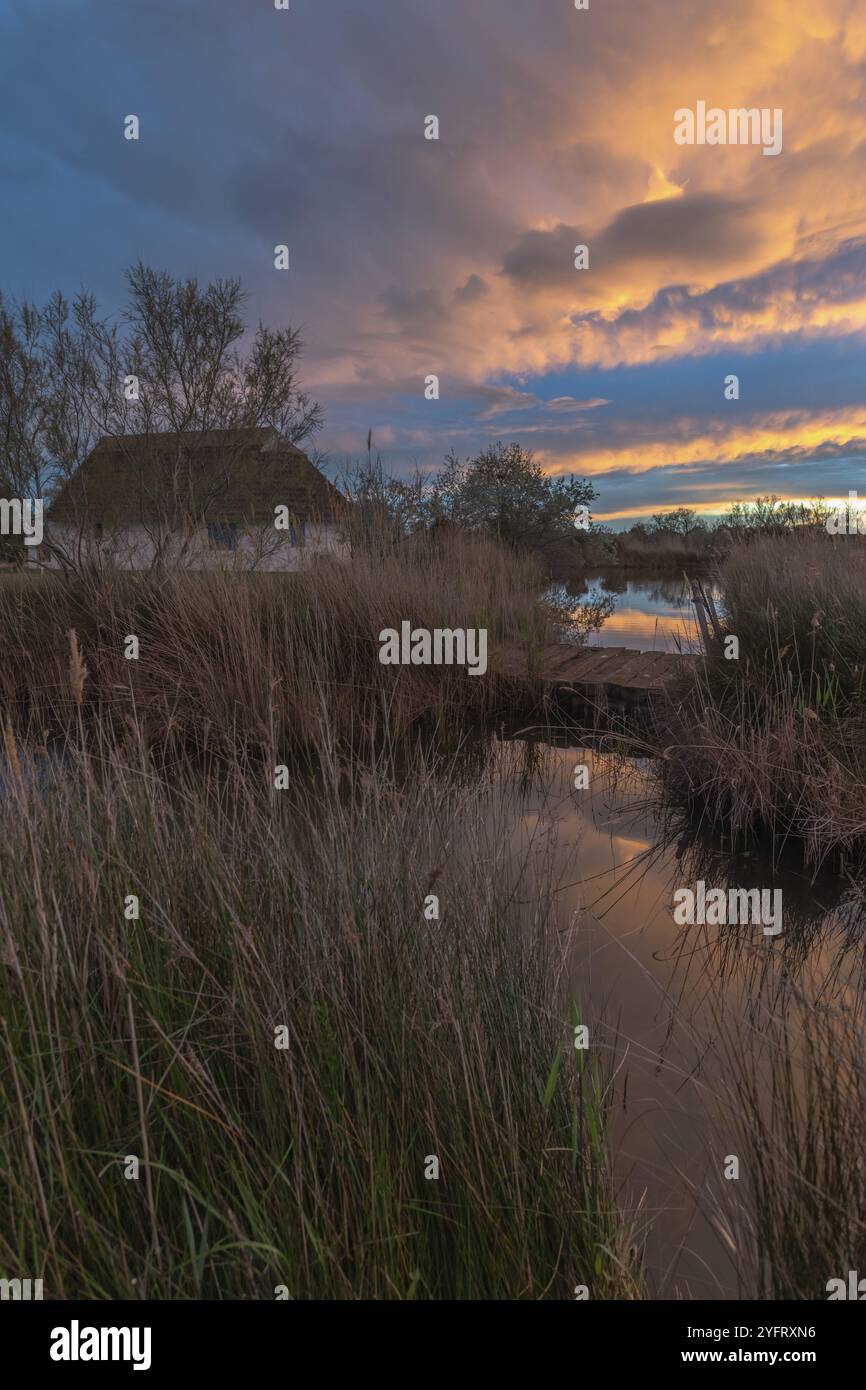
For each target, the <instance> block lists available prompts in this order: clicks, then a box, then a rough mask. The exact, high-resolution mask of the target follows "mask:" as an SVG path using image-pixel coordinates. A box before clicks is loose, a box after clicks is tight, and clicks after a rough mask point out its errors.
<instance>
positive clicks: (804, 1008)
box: [497, 575, 866, 1299]
mask: <svg viewBox="0 0 866 1390" xmlns="http://www.w3.org/2000/svg"><path fill="white" fill-rule="evenodd" d="M568 592H569V594H570V595H571V596H573V597H574V598H575V599H576V600H578V601H582V600H585V599H587V598H588V599H590V600H592V599H593V598H595V597H597V596H598V595H607V596H608V597H611V598H612V599H613V604H614V608H613V612H612V614H611V616H610V617H609V618H608V620H607V621H606V623H605V624H604V626H603V627H602V629H601V630H600V631H599V632H598V633H596V634H595V635H594V637H593V639H592V640H594V641H596V642H598V643H600V644H602V645H616V646H625V647H634V648H637V649H641V650H651V649H655V650H675V649H677V648H678V647H682V649H687V646H688V643H689V641H690V640H694V638H695V620H694V615H693V611H692V606H691V602H690V591H689V587H688V585H687V583H686V581H685V580H684V579H681V580H677V579H652V578H643V577H641V578H636V577H629V578H625V577H623V576H616V575H614V576H602V575H599V576H597V577H591V578H588V579H585V580H581V581H579V582H577V583H575V584H572V585H569V586H568ZM713 592H714V597H715V599H716V601H717V603H718V604H719V606H721V605H722V596H721V595H720V594H719V593H718V592H717V591H715V590H714V591H713ZM569 745H570V746H569ZM498 759H499V766H498V772H497V776H498V779H499V786H500V790H501V792H503V793H504V795H505V798H506V804H507V807H508V812H507V819H508V825H509V833H510V835H511V844H512V846H513V852H514V854H515V855H523V856H527V855H528V856H530V857H531V856H532V855H541V856H547V857H548V858H549V857H550V856H552V857H553V859H554V860H555V862H556V864H557V866H558V869H559V870H560V880H561V888H560V893H561V902H560V908H561V911H562V915H563V917H564V921H565V923H566V925H567V930H568V933H569V941H570V947H569V949H570V952H571V963H570V988H571V990H572V992H573V995H574V997H576V998H578V999H579V1001H580V1009H581V1017H582V1019H583V1021H584V1022H586V1023H587V1024H588V1026H589V1027H590V1038H591V1046H592V1045H596V1046H598V1047H600V1048H601V1049H602V1051H603V1053H604V1054H605V1055H606V1059H607V1062H608V1063H609V1066H610V1069H611V1071H612V1072H614V1073H615V1081H614V1083H613V1095H614V1103H613V1108H612V1111H611V1116H610V1140H611V1148H612V1151H613V1154H614V1158H615V1176H616V1180H617V1183H618V1185H619V1187H618V1191H619V1199H620V1201H621V1203H622V1210H623V1211H624V1212H626V1213H631V1214H632V1217H633V1220H634V1222H635V1227H636V1231H637V1235H638V1238H639V1239H640V1238H642V1237H643V1236H644V1235H645V1238H646V1244H645V1250H646V1273H647V1280H648V1289H649V1292H650V1296H652V1297H662V1298H689V1299H692V1298H720V1297H721V1298H731V1297H744V1296H745V1297H750V1296H751V1297H755V1296H756V1295H755V1293H754V1273H755V1272H754V1270H753V1269H752V1270H749V1269H747V1266H748V1262H749V1258H750V1257H749V1255H748V1249H747V1248H748V1247H749V1246H750V1244H751V1246H752V1247H754V1245H755V1242H754V1241H752V1240H751V1235H752V1234H753V1228H754V1205H755V1201H756V1196H755V1193H756V1183H755V1181H754V1179H755V1178H756V1176H757V1175H756V1173H755V1171H754V1164H755V1163H756V1162H757V1161H758V1160H757V1159H756V1157H755V1153H754V1146H753V1145H751V1146H750V1138H749V1137H750V1136H751V1139H752V1140H754V1138H755V1134H756V1133H757V1132H758V1130H759V1129H760V1132H761V1134H762V1136H763V1139H764V1140H766V1141H767V1144H768V1149H767V1153H768V1152H769V1146H770V1145H771V1144H772V1142H774V1141H775V1139H776V1138H778V1137H779V1134H780V1131H781V1132H782V1141H783V1142H782V1144H781V1150H782V1152H781V1153H780V1154H778V1155H777V1156H776V1158H774V1160H773V1161H774V1162H775V1161H777V1160H778V1163H779V1169H780V1175H779V1181H780V1182H784V1181H785V1164H786V1162H787V1159H786V1155H785V1144H786V1143H787V1144H789V1145H790V1144H791V1143H792V1142H793V1138H792V1134H791V1133H790V1132H789V1133H788V1134H787V1137H785V1135H784V1128H785V1124H786V1123H788V1121H789V1120H790V1116H791V1113H792V1109H793V1110H796V1109H797V1106H798V1105H799V1096H800V1091H801V1090H802V1088H803V1087H804V1086H805V1085H806V1081H805V1080H804V1075H805V1073H804V1072H803V1071H801V1063H803V1061H804V1060H805V1061H806V1062H808V1060H809V1059H808V1056H804V1048H808V1046H809V1045H810V1044H809V1043H808V1042H806V1041H804V1039H805V1038H806V1037H807V1036H808V1035H809V1032H810V1029H811V1028H812V1027H813V1026H815V1021H816V1019H817V1020H819V1021H820V1026H821V1027H822V1028H824V1029H826V1030H827V1031H825V1034H824V1036H825V1037H831V1038H832V1037H836V1036H839V1030H841V1032H842V1033H845V1034H847V1035H848V1036H849V1038H850V1037H852V1036H854V1034H853V1033H852V1027H854V1028H855V1031H856V1028H859V1027H860V1024H859V1023H858V1024H856V1025H852V1024H851V1019H852V1018H853V1019H859V1018H860V1012H859V1009H860V1007H861V1006H860V1004H859V1002H855V1001H860V999H861V998H862V996H861V993H860V991H861V987H862V942H863V923H864V920H866V913H864V894H863V890H862V888H861V887H859V886H858V885H856V884H854V883H852V882H851V881H850V880H843V879H842V878H841V877H839V876H835V875H834V874H833V873H832V872H828V871H825V872H823V873H821V874H817V875H810V874H808V873H806V872H805V871H804V869H803V867H802V865H801V864H800V862H799V861H798V860H797V861H786V860H785V859H784V857H783V858H782V860H781V861H779V858H778V856H776V861H775V862H774V857H773V856H771V854H770V852H769V850H767V851H766V852H764V853H760V852H752V853H748V854H744V853H740V854H737V855H733V854H731V853H730V852H729V847H728V846H727V845H725V844H724V843H723V842H722V840H721V838H720V837H718V836H717V837H715V838H713V837H707V836H706V835H704V836H701V837H700V838H698V837H697V836H696V835H694V834H692V833H691V832H684V830H683V826H682V824H677V825H673V824H672V823H671V820H670V817H669V816H668V817H666V816H665V812H664V808H663V804H662V801H661V799H660V795H659V787H658V784H657V781H656V778H655V775H654V767H655V765H654V763H653V761H652V759H649V758H637V757H633V756H625V755H623V754H622V753H616V752H614V751H611V745H610V744H609V743H608V744H605V743H604V741H603V740H602V741H601V742H600V743H599V742H596V743H595V744H594V746H589V745H588V744H587V743H585V742H582V741H581V736H580V735H575V736H572V735H569V734H568V733H567V732H565V731H564V730H562V729H560V730H557V731H551V730H549V729H537V730H534V731H532V730H521V731H519V733H516V735H515V737H514V739H513V740H512V741H507V740H506V741H504V742H502V743H501V744H500V748H499V753H498ZM581 766H585V767H586V769H587V773H588V786H587V787H586V788H585V789H579V788H578V787H577V786H576V785H575V783H576V782H577V781H578V780H579V779H578V778H576V776H575V772H576V769H578V768H580V767H581ZM701 879H702V880H703V881H704V882H705V884H706V886H707V888H710V887H720V888H723V889H725V890H728V889H730V888H743V889H748V890H754V889H760V890H770V891H771V893H772V892H775V891H776V890H780V891H781V894H782V913H783V924H784V925H783V930H782V932H781V933H780V934H779V935H777V936H774V935H770V934H767V933H765V932H764V931H763V929H762V926H761V925H760V924H755V925H753V924H751V923H746V924H741V925H734V926H730V925H728V926H721V927H719V926H709V925H706V926H700V925H695V926H682V925H678V923H677V921H676V920H675V918H674V902H675V899H674V893H675V891H676V890H677V889H679V888H682V887H688V886H691V887H694V886H695V885H696V884H697V882H698V881H699V880H701ZM830 1048H831V1051H832V1050H833V1044H832V1043H831V1044H830ZM806 1071H808V1067H807V1068H806ZM794 1092H796V1093H797V1095H796V1096H795V1095H794V1094H793V1093H794ZM792 1101H793V1102H794V1104H793V1107H791V1106H790V1105H789V1102H792ZM758 1120H760V1123H759V1124H758V1125H757V1128H756V1122H757V1121H758ZM762 1142H763V1141H762ZM767 1153H765V1158H764V1161H769V1160H768V1159H767ZM732 1157H733V1158H736V1159H737V1160H738V1165H739V1176H737V1177H732V1176H730V1174H731V1173H732V1172H733V1170H734V1167H736V1165H732V1164H731V1162H730V1160H731V1158H732ZM740 1184H742V1187H741V1186H740ZM832 1274H833V1271H832V1270H830V1271H822V1270H820V1269H818V1270H816V1271H815V1277H816V1293H815V1296H816V1297H821V1296H822V1294H821V1292H820V1290H821V1289H823V1287H824V1283H823V1280H824V1279H825V1278H826V1277H829V1276H830V1275H832ZM823 1296H825V1295H823Z"/></svg>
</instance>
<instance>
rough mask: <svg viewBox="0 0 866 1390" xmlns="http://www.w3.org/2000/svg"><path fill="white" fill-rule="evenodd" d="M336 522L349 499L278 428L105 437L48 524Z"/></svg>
mask: <svg viewBox="0 0 866 1390" xmlns="http://www.w3.org/2000/svg"><path fill="white" fill-rule="evenodd" d="M277 506H286V507H288V509H289V512H290V514H291V515H292V516H293V517H296V518H297V519H298V520H300V521H308V520H309V521H323V522H329V521H334V520H335V519H336V518H337V516H338V515H339V514H340V513H341V511H343V510H344V509H345V506H346V500H345V498H344V497H343V496H342V494H341V493H340V492H338V491H337V489H336V488H335V487H334V485H333V483H331V482H329V480H328V479H327V478H326V477H325V475H324V473H321V472H320V471H319V469H318V468H316V467H314V465H313V464H312V463H310V460H309V459H308V458H307V456H306V454H303V453H301V450H300V449H297V448H296V447H295V446H294V445H293V444H289V443H287V442H286V441H285V440H284V439H282V438H281V437H280V435H279V434H278V433H277V431H276V430H273V429H239V430H211V431H209V432H208V433H192V432H190V433H183V434H150V435H142V434H127V435H116V436H112V437H109V438H105V439H101V440H100V441H99V443H98V444H97V445H96V447H95V448H94V449H93V450H91V452H90V454H88V456H87V458H86V459H85V460H84V463H83V464H82V465H81V467H80V468H79V470H78V472H77V473H75V474H74V475H73V476H72V477H71V478H70V479H69V480H68V481H67V482H66V483H64V485H63V486H62V487H61V489H60V491H59V492H58V494H57V496H56V497H55V498H54V501H53V502H52V504H51V507H50V509H49V512H48V520H49V522H52V521H53V522H59V523H61V524H64V523H72V524H75V525H80V524H86V525H93V524H96V523H101V524H102V525H104V526H108V527H112V526H130V525H134V524H135V523H136V522H144V523H153V522H156V521H162V522H164V523H165V524H167V525H169V526H180V525H181V524H183V523H184V522H185V521H189V520H195V521H198V522H237V523H241V524H243V523H246V524H248V525H260V524H266V523H268V522H272V521H273V519H274V508H275V507H277Z"/></svg>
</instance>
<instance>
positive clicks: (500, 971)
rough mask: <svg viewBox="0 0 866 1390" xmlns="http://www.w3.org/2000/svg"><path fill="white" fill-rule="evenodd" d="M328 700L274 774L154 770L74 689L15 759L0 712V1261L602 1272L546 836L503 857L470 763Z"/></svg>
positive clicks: (422, 1287)
mask: <svg viewBox="0 0 866 1390" xmlns="http://www.w3.org/2000/svg"><path fill="white" fill-rule="evenodd" d="M202 603H203V605H205V611H207V608H206V605H207V603H208V600H207V599H206V598H203V599H202ZM238 631H239V632H240V629H238ZM227 650H228V649H227ZM89 659H90V658H89V657H88V660H89ZM236 679H237V680H241V679H243V677H242V676H240V675H238V676H237V677H236ZM188 698H189V697H188V695H184V696H183V697H182V702H185V701H186V700H187V699H188ZM214 698H217V697H216V696H215V697H214ZM330 708H331V707H330V705H324V704H323V705H321V706H320V710H319V716H320V725H319V731H318V750H319V755H320V756H319V768H318V777H317V780H316V782H315V783H314V784H313V783H311V782H310V781H309V780H308V779H302V778H300V777H298V778H297V780H296V781H295V782H294V783H293V785H292V787H290V788H289V789H288V790H287V791H284V792H280V793H276V792H274V791H273V790H272V781H271V778H270V772H269V770H266V769H264V768H263V769H262V770H261V775H258V774H256V773H255V772H254V771H253V770H252V769H251V767H250V766H248V765H247V766H242V765H241V763H240V762H239V761H237V760H235V761H233V762H229V763H227V762H226V760H225V759H222V760H221V763H220V768H219V773H218V774H216V773H214V772H211V773H209V774H206V775H203V774H202V768H201V763H200V760H199V761H197V762H196V764H195V765H193V764H192V763H190V762H188V761H187V760H185V759H181V760H180V761H179V762H176V763H175V764H174V766H173V768H172V770H171V775H170V776H167V775H166V772H165V769H164V766H163V765H161V764H160V765H158V764H157V763H156V762H155V761H154V760H153V759H152V758H151V756H150V755H149V753H148V751H147V749H146V746H145V740H144V737H143V735H142V734H141V733H140V731H139V733H137V734H135V736H134V737H132V736H131V737H130V739H129V741H128V742H127V745H126V746H125V747H124V748H121V747H120V746H119V745H118V744H117V743H116V742H115V741H114V739H113V737H112V735H111V733H110V731H109V728H108V726H107V724H105V723H104V722H100V723H99V724H98V725H97V726H96V729H95V732H94V733H93V735H92V737H91V739H90V742H89V748H88V750H87V751H84V750H83V749H82V747H81V745H80V743H79V744H78V745H70V747H69V748H68V749H67V750H66V757H65V761H64V763H63V764H62V767H61V768H60V770H59V772H57V773H51V772H43V775H42V776H41V777H36V776H34V775H33V774H32V768H31V765H30V763H29V762H28V759H27V758H26V757H25V756H23V755H22V754H21V751H20V750H19V749H18V747H17V744H16V742H15V740H14V736H13V735H12V734H11V732H9V731H7V750H8V757H7V762H6V769H7V770H6V786H5V794H4V795H3V797H2V798H0V933H2V935H0V946H2V961H3V969H2V974H0V1016H2V1020H3V1021H2V1025H0V1089H2V1116H3V1119H2V1123H0V1191H2V1199H3V1200H2V1206H3V1210H2V1220H0V1272H2V1273H3V1274H4V1275H5V1276H8V1277H14V1276H16V1275H17V1276H20V1277H24V1276H27V1275H30V1276H33V1277H42V1278H43V1279H44V1281H45V1290H46V1297H65V1298H72V1297H79V1298H86V1299H106V1298H118V1299H135V1298H166V1299H168V1298H171V1299H178V1298H180V1299H183V1298H193V1297H203V1298H216V1299H224V1298H250V1299H253V1298H273V1297H274V1291H275V1289H277V1287H278V1286H285V1287H286V1288H287V1289H288V1292H289V1295H290V1296H291V1297H293V1298H296V1299H309V1298H327V1299H355V1298H372V1299H411V1298H425V1299H444V1298H459V1299H464V1298H466V1299H469V1298H474V1299H489V1298H493V1299H496V1298H507V1299H524V1298H526V1299H543V1298H569V1297H571V1296H572V1291H573V1288H574V1286H575V1285H577V1284H586V1285H588V1286H589V1289H590V1291H591V1293H592V1295H593V1296H595V1297H605V1296H621V1297H622V1296H625V1297H629V1296H633V1295H634V1294H636V1293H637V1291H638V1288H639V1285H638V1279H637V1270H636V1267H635V1264H634V1257H633V1256H632V1255H630V1254H628V1253H627V1250H626V1245H627V1234H628V1233H627V1231H626V1229H625V1226H624V1223H623V1221H622V1219H621V1218H620V1216H619V1214H618V1212H617V1211H616V1205H615V1201H614V1196H613V1192H612V1187H611V1181H610V1177H609V1173H608V1169H607V1162H606V1157H605V1152H604V1132H603V1121H604V1110H605V1105H606V1097H607V1082H606V1079H605V1077H604V1076H603V1075H602V1074H601V1073H600V1071H599V1070H598V1069H597V1068H596V1067H595V1066H591V1065H589V1064H581V1055H582V1054H580V1053H577V1052H576V1051H575V1050H574V1048H573V1047H572V1046H571V1045H570V1042H571V1036H570V1035H571V1025H572V1022H573V1015H572V1013H571V1010H572V1008H573V1001H571V1000H570V999H569V997H568V996H567V994H566V993H565V992H564V987H563V983H562V981H563V979H564V974H563V971H562V968H561V967H562V959H563V950H564V944H563V943H564V942H565V941H566V937H565V935H564V934H562V933H561V932H559V931H557V925H558V922H557V914H556V909H555V903H556V894H555V887H556V884H555V883H554V882H553V881H552V880H551V878H550V874H551V872H552V871H551V870H550V869H549V868H546V869H544V870H542V869H540V868H539V864H540V863H546V862H547V861H545V860H544V858H543V856H541V858H540V857H539V856H538V855H533V854H530V853H527V855H526V856H524V858H523V859H521V860H515V858H514V856H513V850H512V848H511V847H510V845H509V843H508V840H509V837H508V835H507V834H505V833H503V831H502V828H501V826H500V825H499V824H498V820H497V811H496V801H495V797H494V798H493V799H492V800H491V793H490V790H489V787H488V788H487V789H486V790H485V784H484V782H483V780H482V781H481V782H480V783H479V784H478V787H477V788H476V789H475V790H474V791H472V792H469V791H467V790H465V789H461V787H460V784H459V780H458V779H449V778H447V777H446V778H443V777H441V776H438V777H435V778H434V777H433V776H432V775H431V772H430V767H429V765H428V763H427V762H426V761H425V760H424V758H423V757H421V756H420V755H417V756H416V757H415V758H414V759H413V760H412V761H411V764H409V765H406V764H404V765H403V768H402V771H401V773H400V775H399V776H398V774H397V771H396V763H395V762H394V761H393V760H391V759H389V758H388V757H387V755H386V754H383V752H382V751H381V749H379V748H377V750H376V751H375V752H374V751H373V750H372V747H368V748H367V750H366V752H365V753H363V754H362V753H356V756H355V758H354V759H353V760H351V761H349V760H345V759H342V758H341V757H340V756H339V754H338V753H337V752H336V750H335V748H334V743H333V739H332V735H331V732H330V726H329V722H328V720H329V715H330ZM131 895H135V896H136V897H137V898H138V900H139V904H140V917H139V918H138V919H137V920H135V919H134V918H129V917H127V916H126V915H125V910H131V909H130V903H129V899H130V896H131ZM430 895H435V896H437V897H438V899H439V903H440V915H439V918H438V920H436V919H435V918H429V917H428V916H425V901H426V900H427V899H428V898H429V896H430ZM428 907H429V904H428ZM281 1027H285V1029H286V1030H287V1031H286V1034H285V1038H286V1040H287V1046H286V1047H284V1048H283V1047H277V1046H276V1045H275V1042H276V1038H277V1034H276V1032H275V1030H277V1029H278V1028H281ZM281 1040H282V1039H281ZM133 1156H134V1157H136V1158H137V1159H138V1160H139V1164H140V1167H139V1171H138V1177H137V1178H134V1177H129V1176H126V1172H127V1171H128V1169H129V1165H128V1163H127V1160H128V1159H129V1158H131V1157H133ZM434 1157H435V1158H437V1159H438V1162H439V1165H440V1170H439V1177H438V1180H436V1179H435V1178H428V1177H427V1176H425V1168H426V1169H427V1170H428V1171H431V1170H430V1168H429V1165H430V1161H431V1159H432V1158H434Z"/></svg>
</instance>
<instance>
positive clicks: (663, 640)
mask: <svg viewBox="0 0 866 1390" xmlns="http://www.w3.org/2000/svg"><path fill="white" fill-rule="evenodd" d="M705 582H706V581H705ZM708 588H709V590H710V592H711V594H712V596H713V599H714V601H715V602H716V604H717V606H720V605H721V593H720V591H719V590H718V588H716V587H715V586H714V585H712V584H708ZM557 591H558V593H559V594H560V595H568V596H571V597H573V598H579V599H582V600H584V601H586V600H587V599H589V600H590V601H593V600H597V599H600V598H605V597H612V598H613V599H614V609H613V612H612V614H611V616H610V617H609V618H608V619H607V620H606V622H605V623H604V626H603V627H602V628H601V629H600V630H599V631H598V632H596V633H593V634H592V635H591V636H590V638H589V642H590V644H591V645H593V646H602V647H630V648H634V649H635V650H637V651H660V652H661V651H678V650H688V649H689V647H690V645H691V644H693V643H695V642H697V640H698V638H699V634H698V630H697V623H696V620H695V615H694V609H693V607H692V603H691V590H690V587H689V584H688V583H687V581H686V579H685V578H684V577H683V576H682V575H681V576H679V578H677V577H675V576H670V575H667V576H657V575H643V574H640V575H636V574H628V575H627V574H625V573H624V572H623V571H621V570H619V571H617V570H613V571H608V572H606V573H604V574H601V573H599V574H595V575H581V576H580V577H577V578H574V579H570V580H568V581H566V582H565V583H563V584H561V585H559V586H558V590H557Z"/></svg>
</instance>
